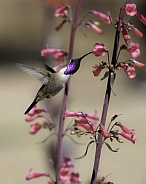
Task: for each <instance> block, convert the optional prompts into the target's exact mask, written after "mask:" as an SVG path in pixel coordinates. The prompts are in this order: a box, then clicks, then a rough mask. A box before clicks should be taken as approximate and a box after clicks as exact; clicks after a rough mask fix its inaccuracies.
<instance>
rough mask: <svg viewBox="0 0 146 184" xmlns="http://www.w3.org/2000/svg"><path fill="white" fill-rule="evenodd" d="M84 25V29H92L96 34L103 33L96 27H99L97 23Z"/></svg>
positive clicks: (90, 22) (91, 22)
mask: <svg viewBox="0 0 146 184" xmlns="http://www.w3.org/2000/svg"><path fill="white" fill-rule="evenodd" d="M85 25H86V27H89V28H92V29H93V31H95V32H96V33H98V34H102V33H103V31H102V29H101V28H99V27H98V25H99V23H98V22H93V21H89V22H87V23H86V24H85Z"/></svg>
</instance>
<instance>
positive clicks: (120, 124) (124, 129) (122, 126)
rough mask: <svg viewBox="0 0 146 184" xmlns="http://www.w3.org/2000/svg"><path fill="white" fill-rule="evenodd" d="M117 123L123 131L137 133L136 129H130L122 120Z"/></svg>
mask: <svg viewBox="0 0 146 184" xmlns="http://www.w3.org/2000/svg"><path fill="white" fill-rule="evenodd" d="M116 125H117V126H119V127H120V128H121V129H122V131H123V132H125V133H127V134H131V135H134V134H135V130H134V129H131V130H129V129H128V128H127V127H126V126H124V125H123V124H122V123H120V122H117V123H116Z"/></svg>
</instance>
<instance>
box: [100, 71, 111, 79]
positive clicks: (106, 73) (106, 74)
mask: <svg viewBox="0 0 146 184" xmlns="http://www.w3.org/2000/svg"><path fill="white" fill-rule="evenodd" d="M108 76H109V71H106V72H105V73H104V76H103V77H102V78H101V80H104V79H106V78H107V77H108Z"/></svg>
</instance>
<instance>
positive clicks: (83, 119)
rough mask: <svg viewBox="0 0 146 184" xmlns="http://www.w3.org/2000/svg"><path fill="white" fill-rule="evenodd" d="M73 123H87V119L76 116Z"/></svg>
mask: <svg viewBox="0 0 146 184" xmlns="http://www.w3.org/2000/svg"><path fill="white" fill-rule="evenodd" d="M75 123H76V124H87V123H88V121H87V119H86V118H83V117H77V118H76V119H75Z"/></svg>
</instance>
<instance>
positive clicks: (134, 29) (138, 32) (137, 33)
mask: <svg viewBox="0 0 146 184" xmlns="http://www.w3.org/2000/svg"><path fill="white" fill-rule="evenodd" d="M133 32H134V34H135V35H136V36H137V37H138V38H142V37H143V34H142V32H140V31H139V30H138V29H137V28H135V27H134V28H133Z"/></svg>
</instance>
